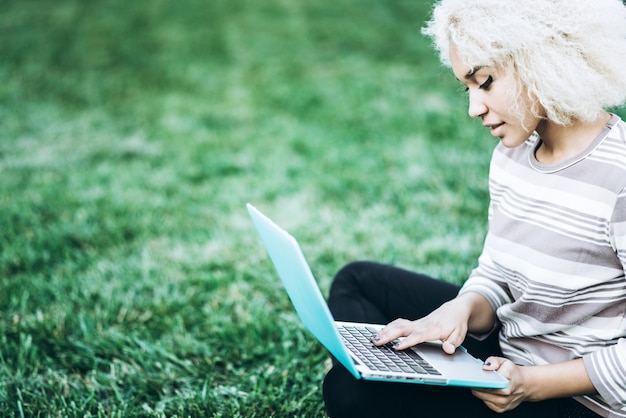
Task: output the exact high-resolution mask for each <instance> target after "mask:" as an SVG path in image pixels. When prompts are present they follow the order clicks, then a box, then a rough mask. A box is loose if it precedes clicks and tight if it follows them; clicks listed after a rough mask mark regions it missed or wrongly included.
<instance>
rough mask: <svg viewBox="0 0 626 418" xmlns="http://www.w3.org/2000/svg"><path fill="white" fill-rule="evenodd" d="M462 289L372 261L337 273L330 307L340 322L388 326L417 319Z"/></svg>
mask: <svg viewBox="0 0 626 418" xmlns="http://www.w3.org/2000/svg"><path fill="white" fill-rule="evenodd" d="M459 289H460V287H459V286H456V285H453V284H450V283H447V282H444V281H442V280H436V279H433V278H431V277H428V276H425V275H423V274H418V273H414V272H411V271H408V270H405V269H401V268H398V267H394V266H390V265H386V264H379V263H374V262H369V261H359V262H354V263H351V264H348V265H347V266H345V267H344V268H343V269H341V270H340V271H339V273H337V275H336V276H335V279H334V281H333V284H332V286H331V288H330V294H329V298H328V306H329V308H330V310H331V312H332V314H333V316H334V317H335V319H336V320H338V321H349V322H368V323H373V324H387V323H389V322H391V321H393V320H394V319H397V318H405V319H411V320H413V319H417V318H421V317H423V316H426V315H428V314H429V313H430V312H432V311H433V310H435V309H436V308H438V307H439V306H440V305H441V304H442V303H444V302H446V301H448V300H450V299H453V298H454V297H455V296H456V295H457V293H458V291H459Z"/></svg>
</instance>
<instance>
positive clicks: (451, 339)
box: [441, 332, 463, 354]
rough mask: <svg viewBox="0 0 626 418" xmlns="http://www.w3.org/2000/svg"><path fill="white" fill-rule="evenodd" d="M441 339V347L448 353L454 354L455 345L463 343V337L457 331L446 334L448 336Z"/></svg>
mask: <svg viewBox="0 0 626 418" xmlns="http://www.w3.org/2000/svg"><path fill="white" fill-rule="evenodd" d="M442 341H443V344H442V346H441V348H443V351H445V352H446V353H448V354H454V352H455V351H456V349H457V347H459V346H460V345H461V344H462V343H463V337H461V336H460V335H459V334H458V333H456V332H453V333H452V334H450V335H449V336H448V338H446V339H445V340H442Z"/></svg>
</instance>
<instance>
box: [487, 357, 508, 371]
mask: <svg viewBox="0 0 626 418" xmlns="http://www.w3.org/2000/svg"><path fill="white" fill-rule="evenodd" d="M505 361H506V359H505V358H502V357H495V356H491V357H488V358H487V360H485V363H484V364H483V370H498V369H499V368H500V366H502V363H504V362H505Z"/></svg>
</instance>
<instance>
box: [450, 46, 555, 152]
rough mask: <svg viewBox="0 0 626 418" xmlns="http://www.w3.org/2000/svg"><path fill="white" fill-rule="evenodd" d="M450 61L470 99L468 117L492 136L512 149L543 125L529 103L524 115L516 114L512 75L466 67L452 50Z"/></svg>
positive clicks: (489, 68)
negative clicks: (480, 123)
mask: <svg viewBox="0 0 626 418" xmlns="http://www.w3.org/2000/svg"><path fill="white" fill-rule="evenodd" d="M450 61H451V63H452V70H453V71H454V75H455V76H456V78H457V79H458V80H459V81H460V82H461V83H463V84H464V85H465V87H466V88H467V92H468V96H469V115H470V116H471V117H473V118H480V119H482V122H483V126H485V127H486V128H489V130H490V132H491V135H493V136H494V137H498V138H500V140H501V141H502V144H503V145H505V146H506V147H509V148H512V147H516V146H518V145H521V144H523V143H524V142H525V141H526V140H527V139H528V138H529V137H530V135H531V134H532V133H533V131H535V130H537V129H538V128H540V127H541V126H540V125H542V123H543V122H544V121H543V120H542V119H541V118H538V117H536V116H533V115H532V113H531V111H530V108H531V102H530V99H526V100H525V101H524V102H522V106H521V109H520V110H521V111H522V113H521V114H518V113H517V112H515V105H516V103H515V100H514V97H513V94H511V92H512V91H514V89H515V87H516V83H517V82H516V79H515V77H514V74H513V73H512V72H511V71H505V70H504V69H503V68H495V67H476V68H470V67H468V66H467V65H466V64H464V63H463V60H462V59H461V57H460V55H459V54H458V51H457V50H456V49H455V48H451V49H450Z"/></svg>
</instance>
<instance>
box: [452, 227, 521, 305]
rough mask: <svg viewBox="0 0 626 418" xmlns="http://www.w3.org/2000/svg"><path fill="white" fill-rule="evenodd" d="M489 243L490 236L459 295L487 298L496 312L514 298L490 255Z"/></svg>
mask: <svg viewBox="0 0 626 418" xmlns="http://www.w3.org/2000/svg"><path fill="white" fill-rule="evenodd" d="M489 241H490V239H489V234H488V235H487V239H486V240H485V246H484V248H483V252H482V254H481V255H480V257H479V258H478V266H477V267H476V268H475V269H474V270H473V271H472V273H471V274H470V276H469V278H468V279H467V281H466V282H465V284H464V285H463V287H462V288H461V290H460V292H459V294H462V293H465V292H475V293H479V294H481V295H483V296H484V297H485V298H487V300H488V301H489V303H490V304H491V308H492V309H493V311H494V312H495V311H496V310H497V309H498V308H499V307H500V306H503V305H505V304H508V303H511V302H512V301H513V297H512V296H511V293H510V291H509V286H508V284H507V282H506V280H505V279H504V277H503V275H502V274H501V272H500V271H499V269H498V267H497V266H496V265H495V264H494V263H493V260H492V259H491V257H490V255H489Z"/></svg>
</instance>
